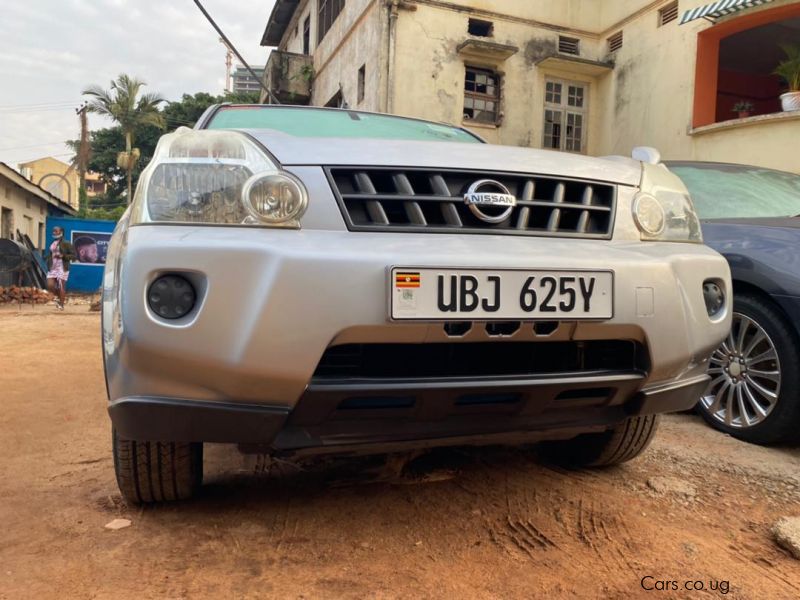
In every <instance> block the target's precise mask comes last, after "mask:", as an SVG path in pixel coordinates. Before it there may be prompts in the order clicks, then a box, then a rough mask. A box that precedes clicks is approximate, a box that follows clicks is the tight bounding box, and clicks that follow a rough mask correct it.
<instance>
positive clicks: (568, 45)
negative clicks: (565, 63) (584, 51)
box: [558, 35, 581, 56]
mask: <svg viewBox="0 0 800 600" xmlns="http://www.w3.org/2000/svg"><path fill="white" fill-rule="evenodd" d="M558 51H559V52H561V53H562V54H574V55H576V56H577V55H579V54H580V53H581V41H580V40H579V39H578V38H571V37H566V36H563V35H560V36H558Z"/></svg>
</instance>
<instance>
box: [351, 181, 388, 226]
mask: <svg viewBox="0 0 800 600" xmlns="http://www.w3.org/2000/svg"><path fill="white" fill-rule="evenodd" d="M356 187H357V188H358V190H359V191H360V192H361V193H362V194H366V195H375V194H377V193H378V192H377V190H376V189H375V186H374V185H373V183H372V179H370V177H369V174H367V173H365V172H364V171H361V172H359V173H356ZM366 204H367V213H368V214H369V218H370V219H372V222H373V223H375V224H377V225H388V224H389V217H387V216H386V211H385V210H383V205H382V204H381V203H380V202H379V201H377V200H367V203H366Z"/></svg>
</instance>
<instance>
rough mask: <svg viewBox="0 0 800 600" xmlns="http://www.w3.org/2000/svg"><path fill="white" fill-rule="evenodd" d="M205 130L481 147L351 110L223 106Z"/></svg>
mask: <svg viewBox="0 0 800 600" xmlns="http://www.w3.org/2000/svg"><path fill="white" fill-rule="evenodd" d="M207 128H208V129H275V130H277V131H281V132H283V133H287V134H289V135H294V136H297V137H337V138H375V139H382V140H415V141H428V142H465V143H468V144H480V143H481V141H480V140H479V139H478V138H477V137H475V136H473V135H472V134H470V133H469V132H468V131H465V130H463V129H459V128H457V127H451V126H449V125H440V124H438V123H430V122H428V121H420V120H417V119H405V118H403V117H393V116H390V115H379V114H373V113H363V112H358V111H354V110H325V109H319V108H289V107H281V106H224V107H222V108H220V110H218V111H217V112H216V113H215V114H214V116H213V117H212V118H211V122H210V123H209V124H208V125H207Z"/></svg>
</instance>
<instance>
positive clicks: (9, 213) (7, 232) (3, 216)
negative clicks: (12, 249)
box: [0, 208, 14, 240]
mask: <svg viewBox="0 0 800 600" xmlns="http://www.w3.org/2000/svg"><path fill="white" fill-rule="evenodd" d="M12 231H14V211H13V210H11V209H10V208H4V209H2V210H0V238H6V239H9V240H11V239H14V238H13V237H12V235H11V232H12Z"/></svg>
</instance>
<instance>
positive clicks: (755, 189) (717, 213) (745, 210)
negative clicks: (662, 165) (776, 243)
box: [668, 163, 800, 219]
mask: <svg viewBox="0 0 800 600" xmlns="http://www.w3.org/2000/svg"><path fill="white" fill-rule="evenodd" d="M668 167H669V170H670V171H672V172H673V173H675V174H676V175H678V177H680V178H681V179H682V180H683V183H684V184H686V187H687V188H688V189H689V193H690V194H691V195H692V200H693V201H694V206H695V208H696V209H697V214H698V215H699V216H700V218H701V219H741V218H755V217H793V216H796V215H800V175H792V174H791V173H784V172H782V171H773V170H771V169H762V168H760V167H747V166H743V165H723V164H713V163H709V164H702V163H700V164H698V163H694V164H668Z"/></svg>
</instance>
